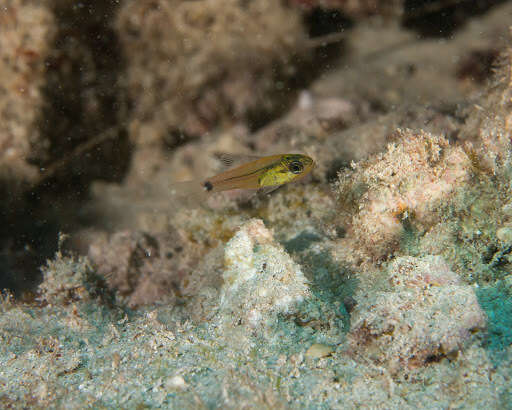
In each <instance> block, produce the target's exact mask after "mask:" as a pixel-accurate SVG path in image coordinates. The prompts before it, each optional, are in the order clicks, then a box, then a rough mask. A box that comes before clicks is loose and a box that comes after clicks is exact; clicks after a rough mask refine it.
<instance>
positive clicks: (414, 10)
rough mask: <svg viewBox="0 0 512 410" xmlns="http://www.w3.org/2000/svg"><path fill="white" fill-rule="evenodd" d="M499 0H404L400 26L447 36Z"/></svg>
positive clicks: (424, 35) (421, 32) (442, 36)
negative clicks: (401, 24)
mask: <svg viewBox="0 0 512 410" xmlns="http://www.w3.org/2000/svg"><path fill="white" fill-rule="evenodd" d="M502 2H503V0H406V1H405V3H404V15H403V25H404V27H406V28H408V29H411V30H414V31H416V32H417V33H419V34H420V35H421V36H423V37H440V38H447V37H450V36H452V35H453V34H454V33H455V32H456V31H457V30H459V29H461V28H462V27H464V25H465V24H466V23H467V22H468V21H469V20H470V19H471V18H472V17H474V16H478V15H481V14H483V13H485V12H486V11H488V10H489V9H490V8H491V7H493V6H495V5H497V4H499V3H502Z"/></svg>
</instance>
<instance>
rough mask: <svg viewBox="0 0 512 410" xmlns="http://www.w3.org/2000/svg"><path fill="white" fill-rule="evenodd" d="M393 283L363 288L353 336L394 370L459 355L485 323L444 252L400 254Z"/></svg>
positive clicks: (362, 349) (357, 346) (358, 346)
mask: <svg viewBox="0 0 512 410" xmlns="http://www.w3.org/2000/svg"><path fill="white" fill-rule="evenodd" d="M387 272H388V278H387V281H388V287H387V288H385V289H379V288H373V289H370V290H365V291H364V292H360V293H359V294H358V295H357V296H356V298H357V300H358V305H357V307H356V309H355V311H354V312H353V314H352V323H351V330H350V334H349V340H350V344H351V346H352V348H353V349H354V350H355V351H357V352H358V353H359V354H362V355H364V356H365V357H367V358H369V359H371V360H373V361H374V362H375V363H380V364H385V365H386V367H387V368H389V369H390V370H391V371H393V372H397V371H399V370H402V369H404V368H405V369H407V368H412V367H416V366H422V365H425V364H427V363H430V362H433V361H438V360H441V359H442V358H445V357H454V355H457V354H458V352H459V351H461V350H462V349H463V348H464V345H465V342H466V341H468V339H469V338H470V336H471V334H472V333H474V332H477V331H479V330H482V329H484V328H485V325H486V318H485V314H484V313H483V311H482V309H481V308H480V305H479V304H478V300H477V297H476V295H475V292H474V291H473V288H472V287H471V286H468V285H465V284H463V283H461V282H460V280H459V278H458V277H457V275H455V274H454V273H453V272H452V271H450V269H449V267H448V266H447V265H446V263H445V262H444V261H443V259H442V258H441V257H439V256H426V257H423V258H412V257H400V258H396V259H394V260H393V262H392V263H391V264H390V266H389V267H388V270H387Z"/></svg>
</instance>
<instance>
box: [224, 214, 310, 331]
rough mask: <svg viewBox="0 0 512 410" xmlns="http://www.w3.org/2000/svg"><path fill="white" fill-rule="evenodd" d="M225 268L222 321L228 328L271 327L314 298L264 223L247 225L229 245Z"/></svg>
mask: <svg viewBox="0 0 512 410" xmlns="http://www.w3.org/2000/svg"><path fill="white" fill-rule="evenodd" d="M224 264H225V271H224V273H223V278H224V285H223V288H222V292H221V295H222V296H221V298H222V301H221V315H222V318H221V320H222V321H227V323H225V324H226V325H228V326H240V325H242V326H244V327H249V328H258V327H262V326H265V325H269V324H270V325H271V324H272V323H273V322H274V321H275V320H276V318H277V315H278V314H292V313H293V312H296V310H297V304H298V303H300V302H302V301H304V299H305V298H307V297H308V296H309V295H310V292H309V288H308V281H307V280H306V278H305V276H304V273H303V272H302V269H301V268H300V266H299V265H297V264H296V263H295V262H294V261H293V260H292V259H291V258H290V256H289V255H288V254H287V253H286V252H285V251H284V249H283V248H282V246H280V245H279V244H277V243H276V242H275V240H274V237H273V235H272V233H271V232H270V231H269V230H268V229H267V228H265V225H264V224H263V222H262V221H261V220H258V219H253V220H251V221H249V222H247V223H246V224H245V225H243V226H242V227H241V228H240V230H239V231H238V232H237V233H236V234H235V236H234V237H233V238H232V239H231V240H230V241H229V242H228V243H227V244H226V250H225V256H224Z"/></svg>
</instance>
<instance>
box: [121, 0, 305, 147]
mask: <svg viewBox="0 0 512 410" xmlns="http://www.w3.org/2000/svg"><path fill="white" fill-rule="evenodd" d="M299 16H300V15H299V12H298V11H297V10H294V9H291V8H288V7H285V6H284V5H283V3H282V2H279V1H273V0H256V1H252V2H249V3H244V2H239V1H236V0H221V1H215V0H214V1H212V0H201V1H193V2H187V1H185V2H183V1H177V0H158V1H156V2H152V3H151V4H150V5H148V4H145V3H140V2H138V1H127V2H125V3H124V4H123V6H122V8H121V11H120V13H119V16H118V21H117V26H118V30H119V34H120V38H121V42H122V45H123V47H124V49H125V52H126V55H127V57H128V63H129V67H128V79H127V84H128V87H129V89H130V94H131V96H132V98H133V99H134V103H135V104H134V105H135V109H134V113H133V118H132V120H131V122H130V134H131V137H132V139H133V141H135V142H136V143H137V144H147V143H153V142H158V141H161V140H162V138H165V139H167V142H168V143H170V144H172V145H174V144H176V143H179V142H180V135H181V134H180V133H182V132H184V133H185V134H186V135H192V136H196V135H201V134H203V133H204V132H205V131H209V130H212V129H213V128H214V127H215V126H216V125H217V124H219V123H221V122H222V121H226V120H228V121H232V118H236V119H239V120H243V119H244V118H246V116H247V115H248V114H249V113H250V111H251V110H256V111H266V110H271V109H275V108H276V107H275V106H274V105H275V99H273V98H269V96H270V95H274V96H275V97H279V95H281V96H282V93H281V94H279V92H280V91H279V89H280V88H281V87H280V86H279V84H281V85H282V82H279V77H282V78H287V77H288V78H289V77H290V76H292V75H293V73H294V66H293V64H292V62H291V60H292V58H293V56H294V54H295V53H297V52H298V53H301V49H303V45H304V42H303V39H304V38H305V33H304V31H303V28H302V27H301V23H300V17H299ZM276 87H278V88H277V89H276Z"/></svg>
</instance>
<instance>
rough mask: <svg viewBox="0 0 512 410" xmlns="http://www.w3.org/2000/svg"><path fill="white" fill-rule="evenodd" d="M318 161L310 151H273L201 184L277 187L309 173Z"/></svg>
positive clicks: (217, 189)
mask: <svg viewBox="0 0 512 410" xmlns="http://www.w3.org/2000/svg"><path fill="white" fill-rule="evenodd" d="M314 165H315V162H314V161H313V159H312V158H310V157H308V156H307V155H302V154H280V155H270V156H267V157H262V158H258V159H256V160H254V161H250V162H248V163H245V164H243V165H240V166H238V167H236V168H233V169H230V170H228V171H226V172H222V173H220V174H218V175H215V176H213V177H211V178H208V179H206V180H205V181H203V182H202V183H201V185H202V187H203V188H204V190H205V191H207V192H220V191H227V190H230V189H266V190H273V189H275V188H277V187H279V186H281V185H284V184H287V183H288V182H292V181H296V180H298V179H300V178H302V177H304V176H306V175H307V174H309V172H310V171H311V170H312V169H313V167H314Z"/></svg>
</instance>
